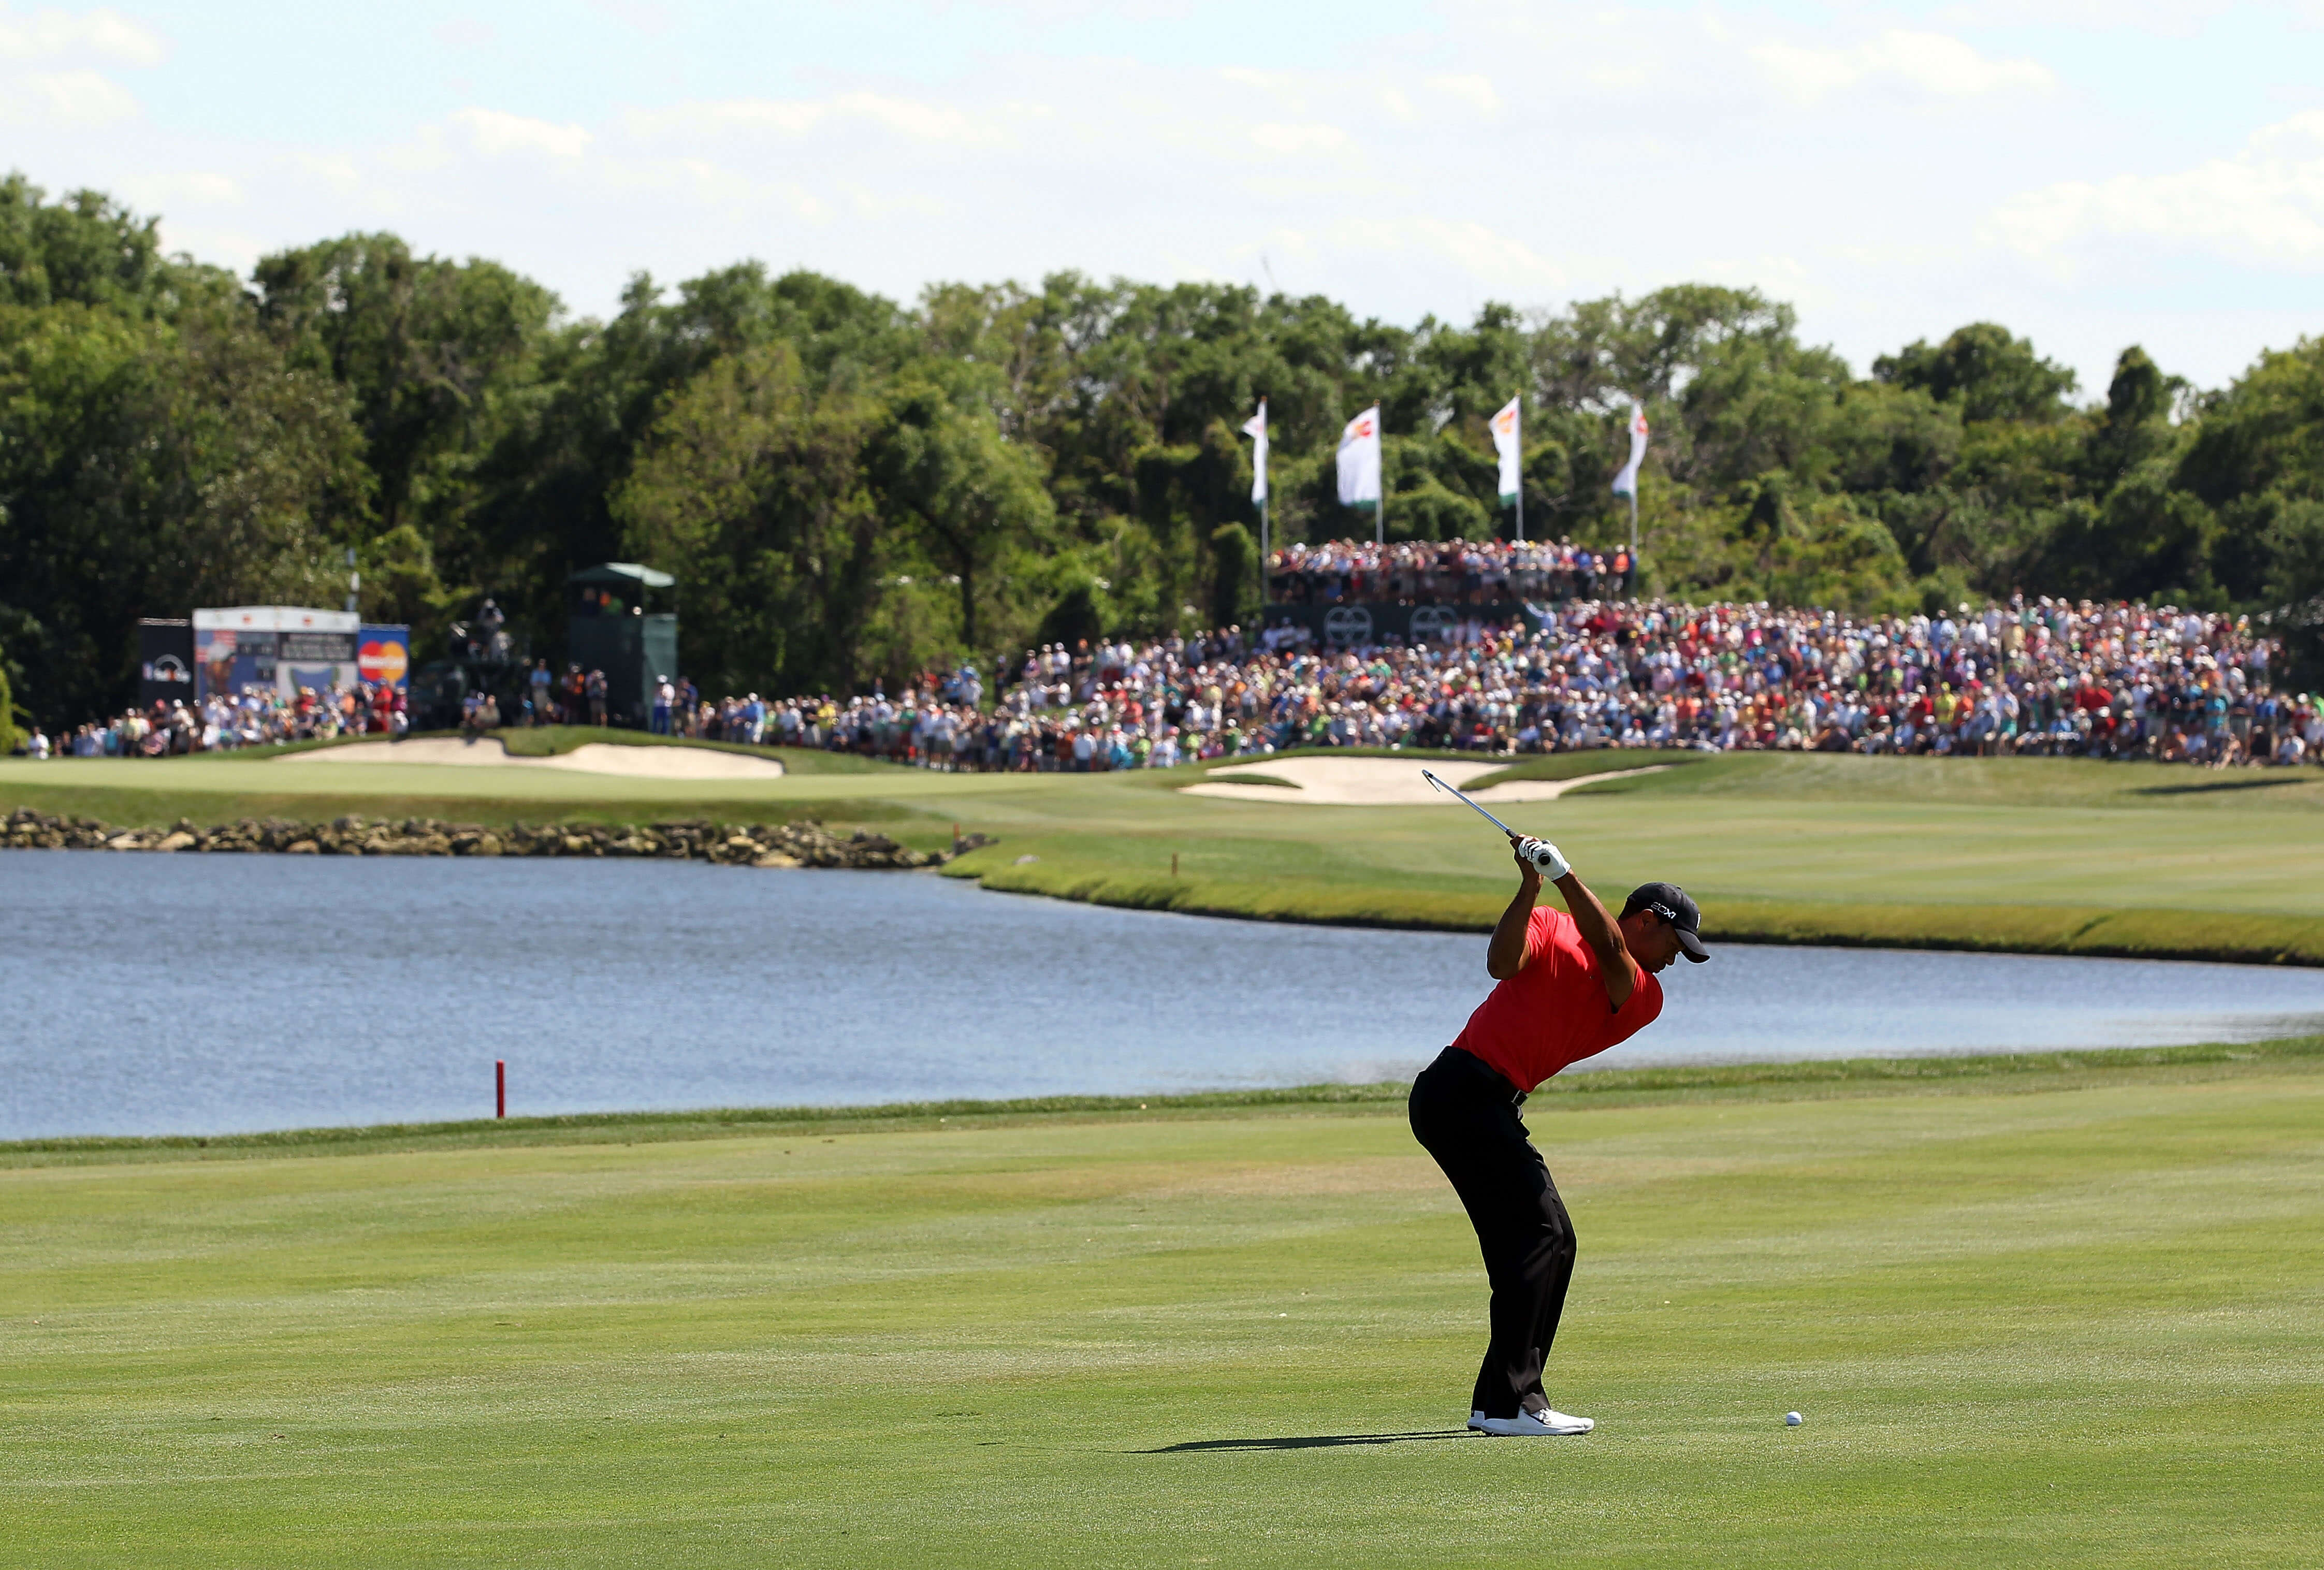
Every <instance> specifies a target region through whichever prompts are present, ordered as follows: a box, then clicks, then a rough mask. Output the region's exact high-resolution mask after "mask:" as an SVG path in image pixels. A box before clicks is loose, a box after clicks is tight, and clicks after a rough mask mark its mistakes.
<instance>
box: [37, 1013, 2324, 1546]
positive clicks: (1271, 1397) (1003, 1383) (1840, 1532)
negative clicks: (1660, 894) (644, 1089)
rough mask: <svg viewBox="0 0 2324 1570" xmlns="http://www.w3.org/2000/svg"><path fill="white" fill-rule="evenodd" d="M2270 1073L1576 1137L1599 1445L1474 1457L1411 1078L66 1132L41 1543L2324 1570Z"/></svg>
mask: <svg viewBox="0 0 2324 1570" xmlns="http://www.w3.org/2000/svg"><path fill="white" fill-rule="evenodd" d="M2238 1051H2239V1052H2241V1053H2242V1055H2241V1056H2237V1055H2236V1054H2234V1053H2225V1054H2216V1053H2215V1055H2214V1056H2213V1057H2212V1058H2211V1059H2210V1060H2209V1061H2197V1060H2194V1059H2192V1058H2189V1057H2178V1058H2165V1059H2154V1060H2144V1061H2129V1060H2126V1059H2109V1060H2107V1061H2104V1062H2098V1061H2090V1062H2068V1063H2061V1064H2055V1065H2052V1066H2050V1067H2048V1068H2045V1069H2040V1070H2033V1071H2025V1072H2022V1073H2011V1074H2006V1075H2005V1074H2001V1073H1998V1072H1987V1071H1983V1070H1978V1069H1975V1068H1973V1067H1956V1070H1955V1071H1954V1072H1953V1073H1951V1074H1950V1075H1949V1076H1932V1077H1928V1078H1925V1079H1923V1078H1918V1077H1916V1078H1914V1079H1913V1080H1909V1081H1904V1082H1900V1083H1898V1084H1896V1085H1888V1086H1884V1085H1880V1084H1878V1083H1877V1082H1875V1080H1874V1079H1873V1078H1872V1077H1871V1076H1869V1075H1867V1074H1855V1075H1846V1074H1843V1075H1840V1076H1834V1077H1833V1078H1831V1079H1828V1080H1827V1081H1825V1082H1823V1083H1821V1085H1818V1084H1812V1083H1808V1082H1804V1081H1795V1082H1791V1083H1790V1085H1789V1087H1788V1088H1786V1086H1785V1083H1784V1081H1782V1080H1781V1079H1780V1077H1779V1076H1776V1074H1775V1071H1772V1070H1771V1071H1766V1075H1767V1076H1766V1079H1765V1081H1764V1082H1763V1083H1760V1084H1758V1085H1756V1086H1754V1085H1747V1084H1726V1085H1719V1084H1705V1085H1695V1086H1693V1087H1692V1089H1689V1088H1688V1087H1684V1086H1679V1087H1663V1088H1660V1089H1657V1088H1656V1087H1655V1086H1653V1085H1631V1086H1629V1087H1628V1090H1627V1092H1625V1093H1623V1094H1613V1095H1607V1096H1604V1097H1603V1098H1600V1096H1595V1095H1590V1094H1572V1095H1569V1096H1564V1097H1545V1098H1543V1099H1542V1100H1541V1101H1539V1102H1536V1103H1535V1105H1534V1107H1533V1108H1532V1109H1531V1112H1532V1122H1533V1126H1534V1131H1535V1138H1536V1140H1537V1141H1539V1142H1540V1143H1541V1144H1542V1145H1543V1147H1544V1149H1545V1151H1546V1152H1547V1153H1548V1156H1549V1159H1550V1162H1551V1165H1552V1168H1553V1169H1554V1171H1555V1172H1556V1174H1557V1176H1558V1178H1559V1181H1560V1185H1561V1187H1562V1188H1563V1192H1564V1194H1565V1196H1566V1198H1567V1201H1568V1203H1569V1205H1571V1206H1572V1210H1573V1213H1574V1215H1575V1220H1576V1224H1577V1228H1578V1230H1579V1232H1580V1233H1581V1237H1582V1266H1581V1270H1580V1272H1579V1275H1578V1276H1577V1279H1576V1282H1575V1288H1574V1293H1573V1298H1572V1303H1571V1307H1570V1309H1569V1314H1568V1319H1567V1325H1566V1328H1565V1330H1564V1332H1563V1335H1561V1337H1560V1340H1559V1343H1558V1348H1557V1352H1556V1354H1555V1356H1554V1361H1553V1368H1552V1390H1553V1395H1554V1399H1556V1400H1557V1402H1558V1404H1559V1405H1561V1406H1563V1407H1564V1408H1566V1409H1568V1410H1576V1411H1582V1412H1586V1413H1589V1414H1591V1415H1592V1416H1594V1417H1596V1418H1598V1419H1599V1421H1600V1430H1599V1432H1598V1433H1596V1434H1594V1435H1592V1436H1590V1437H1588V1438H1587V1439H1583V1440H1579V1441H1572V1442H1563V1441H1560V1442H1554V1443H1553V1442H1546V1441H1544V1442H1517V1441H1492V1440H1486V1439H1481V1438H1471V1437H1466V1436H1462V1435H1461V1434H1460V1432H1459V1429H1458V1424H1459V1422H1460V1420H1461V1418H1462V1412H1463V1408H1465V1405H1466V1394H1467V1388H1468V1382H1469V1379H1470V1377H1471V1373H1472V1372H1473V1370H1474V1364H1475V1358H1476V1356H1477V1353H1478V1352H1479V1350H1480V1342H1481V1310H1482V1300H1483V1291H1482V1282H1481V1279H1480V1270H1479V1268H1478V1265H1477V1261H1476V1253H1475V1248H1474V1244H1473V1242H1472V1241H1471V1238H1470V1236H1469V1234H1468V1232H1467V1228H1466V1225H1465V1224H1464V1222H1463V1221H1462V1218H1461V1216H1460V1214H1459V1212H1458V1210H1457V1208H1456V1206H1455V1205H1454V1204H1453V1202H1452V1196H1451V1195H1450V1193H1449V1191H1448V1190H1447V1189H1446V1187H1444V1185H1443V1182H1442V1179H1441V1178H1439V1177H1438V1176H1437V1174H1436V1173H1435V1171H1434V1168H1432V1167H1431V1166H1430V1165H1429V1164H1428V1162H1427V1161H1426V1159H1425V1157H1423V1156H1422V1155H1421V1153H1420V1152H1419V1151H1418V1150H1417V1149H1416V1147H1415V1146H1414V1144H1413V1142H1412V1141H1411V1137H1410V1135H1409V1133H1408V1132H1407V1131H1406V1130H1405V1128H1404V1126H1403V1120H1402V1118H1401V1116H1400V1115H1399V1113H1400V1109H1399V1108H1398V1107H1397V1105H1396V1104H1394V1103H1393V1102H1392V1101H1379V1100H1373V1099H1369V1094H1346V1095H1343V1096H1342V1097H1340V1098H1339V1099H1337V1100H1333V1101H1319V1102H1312V1103H1309V1102H1300V1101H1296V1100H1288V1101H1285V1102H1281V1103H1278V1104H1273V1105H1267V1104H1251V1103H1250V1102H1249V1101H1244V1102H1240V1103H1225V1104H1213V1105H1209V1106H1204V1105H1200V1104H1192V1105H1178V1104H1174V1105H1168V1106H1166V1105H1164V1104H1161V1103H1159V1102H1158V1101H1157V1102H1156V1103H1154V1104H1152V1105H1150V1106H1149V1108H1148V1111H1146V1112H1142V1113H1141V1112H1138V1111H1135V1110H1131V1109H1128V1108H1123V1107H1120V1106H1119V1105H1115V1106H1111V1107H1109V1106H1077V1107H1071V1108H1064V1109H1051V1110H1046V1111H1045V1110H1042V1109H1039V1108H1025V1107H1019V1108H1015V1109H998V1110H996V1109H984V1110H981V1111H979V1110H968V1111H964V1112H962V1113H953V1114H947V1113H943V1112H940V1111H937V1110H936V1109H935V1108H921V1109H914V1110H911V1111H909V1112H907V1113H899V1114H896V1115H893V1116H890V1117H887V1118H886V1119H885V1121H884V1122H883V1121H882V1120H881V1116H880V1115H878V1114H857V1116H858V1117H859V1119H860V1121H859V1122H856V1123H855V1124H853V1125H850V1124H848V1123H845V1122H837V1121H832V1122H816V1121H814V1120H799V1121H795V1122H791V1123H788V1124H758V1125H744V1124H733V1125H727V1126H723V1127H713V1126H711V1125H710V1124H709V1123H707V1122H704V1121H702V1120H698V1119H697V1120H695V1121H694V1122H693V1123H691V1124H690V1125H689V1124H687V1121H686V1120H683V1119H680V1120H665V1121H664V1122H663V1123H661V1124H657V1123H655V1122H652V1121H650V1120H640V1121H636V1122H630V1123H627V1124H623V1123H621V1122H605V1123H602V1124H599V1125H595V1126H592V1127H589V1128H586V1129H584V1128H579V1127H573V1126H549V1127H537V1128H529V1129H514V1130H510V1129H502V1130H485V1131H478V1130H474V1129H470V1130H466V1131H459V1130H448V1131H436V1132H434V1133H429V1132H427V1131H407V1132H406V1133H405V1134H403V1135H401V1136H397V1137H396V1138H395V1139H393V1140H390V1141H384V1142H383V1143H380V1144H377V1145H365V1144H364V1143H363V1142H361V1141H341V1142H339V1143H337V1144H332V1145H328V1146H323V1145H318V1146H317V1147H315V1148H314V1149H312V1150H267V1149H263V1148H257V1147H242V1148H221V1149H217V1150H178V1151H170V1150H154V1149H151V1148H144V1149H131V1150H116V1151H113V1152H110V1153H108V1152H105V1151H99V1150H82V1151H79V1152H78V1153H76V1154H73V1155H71V1156H69V1158H66V1159H61V1160H60V1159H58V1157H57V1155H56V1154H54V1153H51V1154H46V1155H36V1153H34V1152H31V1151H25V1150H18V1151H16V1152H14V1156H16V1157H17V1158H21V1159H22V1162H23V1164H18V1165H15V1166H13V1167H11V1168H7V1169H5V1170H0V1258H5V1267H6V1268H5V1270H0V1522H5V1527H0V1542H5V1545H6V1559H7V1562H8V1563H9V1564H10V1565H25V1566H61V1565H76V1566H77V1565H91V1566H94V1565H105V1566H112V1565H143V1564H168V1565H173V1566H188V1567H199V1566H209V1565H235V1566H240V1565H268V1566H285V1565H383V1566H391V1565H392V1566H396V1567H399V1570H401V1567H407V1566H431V1565H491V1566H503V1565H705V1566H715V1565H850V1566H853V1565H873V1566H876V1565H914V1566H919V1565H1187V1564H1206V1563H1207V1564H1217V1565H1330V1566H1333V1567H1335V1570H1336V1567H1342V1566H1347V1565H1406V1564H1410V1565H1489V1564H1507V1563H1510V1562H1512V1561H1514V1560H1519V1559H1525V1558H1533V1559H1540V1558H1544V1557H1554V1558H1555V1559H1556V1560H1558V1561H1560V1562H1576V1563H1588V1564H1591V1565H1609V1566H1624V1565H1638V1566H1650V1565H1651V1566H1662V1565H1695V1564H1704V1565H1719V1564H1734V1565H1784V1566H1810V1567H1812V1566H1827V1565H1830V1566H1858V1565H1873V1564H1879V1565H1976V1566H1988V1565H2039V1566H2045V1567H2046V1566H2057V1565H2107V1566H2126V1565H2127V1566H2142V1565H2153V1566H2164V1565H2168V1566H2172V1570H2177V1567H2179V1566H2183V1565H2190V1564H2194V1565H2238V1566H2246V1565H2249V1566H2264V1565H2287V1566H2289V1565H2310V1564H2313V1563H2314V1560H2315V1544H2316V1542H2317V1541H2318V1540H2319V1537H2324V1502H2319V1501H2324V1496H2319V1493H2318V1491H2317V1489H2316V1487H2315V1476H2316V1465H2317V1462H2318V1460H2319V1444H2318V1440H2317V1437H2316V1426H2315V1417H2316V1413H2317V1412H2318V1410H2319V1403H2324V1072H2319V1067H2324V1059H2319V1058H2317V1057H2315V1056H2314V1053H2313V1050H2312V1047H2311V1048H2304V1049H2293V1048H2281V1049H2256V1050H2249V1051H2245V1050H2244V1049H2238ZM2078 1056H2089V1057H2093V1058H2096V1057H2098V1056H2100V1055H2078ZM1608 1077H1609V1078H1610V1076H1608ZM1836 1084H1839V1085H1847V1086H1849V1094H1845V1095H1831V1094H1825V1092H1827V1091H1829V1090H1830V1089H1831V1087H1832V1086H1833V1085H1836ZM947 1119H948V1120H949V1121H939V1120H947ZM875 1126H877V1127H878V1128H879V1129H880V1130H881V1131H872V1130H873V1128H874V1127H875ZM713 1134H715V1136H716V1137H709V1136H711V1135H713ZM326 1151H328V1152H329V1155H330V1159H319V1158H320V1157H321V1156H322V1155H323V1154H324V1153H325V1152H326ZM35 1159H38V1160H41V1161H48V1162H51V1163H53V1164H46V1165H39V1164H30V1163H31V1162H32V1161H33V1160H35ZM1788 1408H1798V1409H1800V1410H1802V1411H1803V1412H1804V1413H1805V1414H1806V1416H1807V1423H1806V1425H1805V1427H1802V1428H1799V1429H1796V1430H1786V1429H1785V1428H1784V1427H1783V1425H1782V1421H1781V1415H1782V1413H1783V1412H1784V1411H1785V1410H1786V1409H1788Z"/></svg>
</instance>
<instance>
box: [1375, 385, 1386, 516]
mask: <svg viewBox="0 0 2324 1570" xmlns="http://www.w3.org/2000/svg"><path fill="white" fill-rule="evenodd" d="M1372 439H1373V440H1374V441H1376V442H1378V443H1379V455H1380V472H1379V487H1380V494H1379V501H1378V502H1376V503H1373V504H1372V543H1373V544H1374V545H1376V546H1386V545H1387V544H1388V426H1387V425H1386V424H1385V423H1384V422H1382V420H1381V419H1380V406H1379V404H1377V403H1375V404H1373V405H1372Z"/></svg>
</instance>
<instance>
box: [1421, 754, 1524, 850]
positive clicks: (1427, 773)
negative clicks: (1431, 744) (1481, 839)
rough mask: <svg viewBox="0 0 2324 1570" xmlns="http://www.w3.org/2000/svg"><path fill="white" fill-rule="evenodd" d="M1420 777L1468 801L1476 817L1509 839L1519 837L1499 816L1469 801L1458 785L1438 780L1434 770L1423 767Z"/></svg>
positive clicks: (1439, 788)
mask: <svg viewBox="0 0 2324 1570" xmlns="http://www.w3.org/2000/svg"><path fill="white" fill-rule="evenodd" d="M1420 777H1421V778H1422V779H1424V780H1427V781H1428V782H1429V783H1430V784H1431V785H1434V786H1435V787H1436V789H1438V790H1442V791H1443V792H1445V793H1446V794H1447V795H1451V796H1458V797H1460V798H1461V799H1462V800H1463V801H1467V802H1468V803H1469V808H1470V810H1471V811H1472V812H1474V813H1476V815H1477V816H1478V817H1481V818H1483V819H1484V820H1485V821H1486V822H1487V823H1489V824H1491V825H1492V826H1493V827H1495V828H1498V829H1499V830H1500V831H1501V832H1502V833H1503V834H1505V835H1508V836H1509V837H1510V838H1511V839H1517V838H1518V837H1520V836H1519V835H1518V834H1517V830H1516V829H1514V828H1511V827H1509V826H1508V824H1506V823H1503V822H1502V821H1501V820H1500V819H1499V818H1498V817H1494V816H1493V815H1492V814H1491V813H1489V812H1488V811H1486V810H1485V809H1484V808H1481V807H1479V806H1478V805H1477V804H1476V803H1475V802H1474V801H1470V800H1469V798H1468V796H1467V795H1465V794H1464V793H1463V792H1462V790H1460V789H1459V788H1458V787H1456V786H1452V785H1447V784H1446V783H1444V781H1443V780H1439V779H1438V778H1437V777H1436V774H1435V771H1434V770H1429V769H1423V770H1422V771H1420Z"/></svg>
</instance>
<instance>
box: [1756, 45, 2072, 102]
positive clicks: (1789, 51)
mask: <svg viewBox="0 0 2324 1570" xmlns="http://www.w3.org/2000/svg"><path fill="white" fill-rule="evenodd" d="M1750 52H1751V58H1752V60H1755V61H1757V63H1758V66H1759V68H1760V69H1761V70H1762V71H1764V72H1765V73H1766V75H1767V77H1768V78H1770V79H1772V80H1773V81H1774V83H1775V87H1776V88H1777V89H1778V90H1779V91H1781V92H1782V93H1783V94H1784V96H1785V97H1789V98H1791V99H1793V100H1794V102H1797V103H1802V104H1813V103H1816V102H1818V101H1819V100H1821V99H1822V98H1823V97H1825V96H1826V95H1827V94H1830V93H1831V92H1834V91H1837V90H1838V89H1840V88H1848V87H1854V86H1855V85H1856V84H1858V83H1859V82H1867V81H1877V80H1880V79H1883V78H1886V79H1888V80H1892V81H1897V82H1904V83H1908V84H1910V85H1911V86H1913V87H1915V88H1920V89H1921V90H1922V91H1923V92H1925V93H1928V94H1931V95H1932V96H1934V97H1948V98H1965V97H1983V96H1985V95H1987V94H1988V93H2003V92H2013V91H2016V92H2046V91H2047V90H2049V89H2050V88H2052V87H2054V86H2055V85H2056V83H2057V78H2055V77H2054V76H2052V74H2051V71H2050V69H2049V68H2048V67H2047V66H2044V65H2043V64H2041V63H2040V62H2039V61H2036V60H1992V59H1988V58H1987V57H1986V56H1984V55H1981V54H1979V53H1978V52H1977V51H1976V50H1974V49H1972V48H1970V47H1969V45H1968V44H1966V43H1963V42H1961V41H1960V39H1957V38H1950V37H1947V36H1946V35H1945V34H1943V33H1941V32H1904V31H1902V30H1899V29H1891V30H1890V31H1888V32H1884V33H1882V34H1881V35H1880V36H1879V37H1878V38H1876V39H1874V40H1872V41H1871V42H1867V43H1860V44H1857V45H1854V46H1853V47H1850V48H1846V49H1803V48H1801V47H1800V46H1798V45H1797V44H1789V43H1763V44H1760V45H1758V46H1757V47H1756V48H1754V49H1753V50H1752V51H1750Z"/></svg>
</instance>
